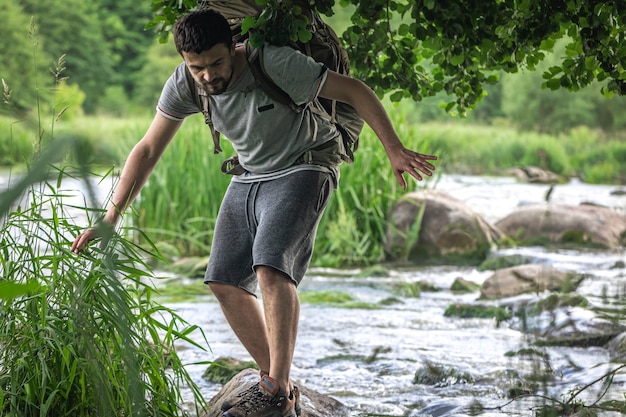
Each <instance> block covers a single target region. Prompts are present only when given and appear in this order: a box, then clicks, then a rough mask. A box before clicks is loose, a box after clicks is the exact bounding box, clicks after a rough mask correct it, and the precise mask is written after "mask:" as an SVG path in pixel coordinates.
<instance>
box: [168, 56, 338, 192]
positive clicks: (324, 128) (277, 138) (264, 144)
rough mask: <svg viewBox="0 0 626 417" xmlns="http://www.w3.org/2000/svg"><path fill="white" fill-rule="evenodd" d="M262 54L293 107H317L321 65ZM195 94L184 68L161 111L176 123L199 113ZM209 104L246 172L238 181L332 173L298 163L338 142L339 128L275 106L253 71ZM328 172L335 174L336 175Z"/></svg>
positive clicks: (176, 73)
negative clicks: (314, 150) (305, 171)
mask: <svg viewBox="0 0 626 417" xmlns="http://www.w3.org/2000/svg"><path fill="white" fill-rule="evenodd" d="M263 53H264V56H263V62H264V67H265V70H266V72H267V73H268V75H269V76H270V77H271V78H272V80H273V81H274V82H275V83H276V84H277V85H278V86H279V87H280V88H281V89H283V91H285V92H286V93H288V94H289V96H290V97H291V98H292V100H293V101H294V102H295V103H297V104H308V106H312V105H315V104H316V99H317V94H318V93H319V91H320V89H321V87H322V85H323V84H324V82H325V81H326V71H325V70H324V66H323V65H322V64H320V63H318V62H315V61H314V60H313V59H312V58H310V57H308V56H305V55H303V54H301V53H300V52H297V51H295V50H294V49H292V48H290V47H276V46H266V47H265V48H263ZM194 94H196V92H195V88H190V86H189V83H188V82H187V79H186V76H185V64H184V63H182V64H180V65H179V66H178V67H177V68H176V70H175V71H174V73H173V74H172V76H171V77H170V78H169V79H168V81H167V82H166V84H165V86H164V88H163V91H162V93H161V98H160V99H159V103H158V106H157V111H158V112H159V113H160V114H162V115H163V116H164V117H167V118H169V119H172V120H182V119H184V118H185V117H187V116H189V115H191V114H194V113H198V112H201V111H202V109H201V108H199V107H198V105H197V104H196V100H195V97H194ZM210 99H211V116H212V119H213V123H214V125H215V128H216V129H217V130H218V131H219V132H221V133H222V134H223V135H224V136H225V137H226V138H227V139H228V140H230V141H231V142H232V144H233V147H234V149H235V151H236V152H237V154H238V155H239V162H240V163H241V165H242V167H243V168H245V169H246V171H248V172H247V173H245V174H242V175H240V176H238V177H236V178H235V179H234V180H235V181H251V180H257V179H263V178H275V177H277V176H282V175H285V174H286V173H289V172H291V171H294V170H300V169H316V170H322V171H329V168H327V167H321V166H317V165H311V164H299V165H294V163H295V162H296V161H297V159H298V158H299V157H300V156H301V155H302V154H303V153H304V152H305V151H307V150H309V149H311V148H315V147H317V146H319V145H321V144H323V143H325V142H327V141H329V140H336V139H337V138H338V137H339V135H340V133H339V132H338V131H337V129H336V128H335V126H334V125H333V124H332V123H330V122H329V121H327V120H326V119H324V118H323V117H321V116H319V115H317V114H315V113H313V112H311V111H309V110H306V111H303V112H300V113H297V112H294V111H293V110H291V109H290V108H288V107H287V106H285V105H283V104H280V103H278V102H276V101H274V100H272V99H271V98H270V97H269V96H267V94H265V93H264V92H263V91H262V89H261V88H258V87H255V85H254V76H253V75H252V72H251V71H250V68H249V67H246V68H245V69H244V71H243V72H242V73H241V75H240V76H239V78H238V79H237V81H236V82H235V84H234V85H231V86H229V87H228V89H227V90H226V91H225V92H224V93H223V94H219V95H213V96H210ZM330 172H332V173H334V174H336V169H330Z"/></svg>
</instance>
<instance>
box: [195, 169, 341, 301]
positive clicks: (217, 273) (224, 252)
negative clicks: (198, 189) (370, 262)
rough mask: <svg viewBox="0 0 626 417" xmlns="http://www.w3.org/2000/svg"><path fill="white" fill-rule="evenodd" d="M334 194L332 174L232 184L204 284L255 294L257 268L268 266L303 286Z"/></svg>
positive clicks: (310, 173)
mask: <svg viewBox="0 0 626 417" xmlns="http://www.w3.org/2000/svg"><path fill="white" fill-rule="evenodd" d="M334 188H335V185H334V180H333V177H332V175H331V174H328V173H325V172H319V171H309V170H303V171H296V172H294V173H291V174H289V175H286V176H284V177H281V178H277V179H273V180H270V181H260V182H254V183H238V182H231V183H230V185H229V187H228V190H227V191H226V195H225V196H224V200H223V201H222V205H221V207H220V211H219V214H218V216H217V223H216V225H215V232H214V236H213V243H212V247H211V256H210V259H209V265H208V267H207V270H206V274H205V278H204V282H205V283H208V282H221V283H225V284H230V285H234V286H237V287H239V288H242V289H244V290H246V291H248V292H249V293H251V294H255V293H256V290H257V277H256V274H255V268H256V267H257V266H259V265H265V266H270V267H272V268H275V269H277V270H279V271H282V272H283V273H285V274H287V275H288V276H289V277H290V278H291V280H292V281H293V282H294V283H295V284H296V285H298V284H299V283H300V281H302V278H303V277H304V274H305V272H306V270H307V268H308V266H309V261H310V260H311V255H312V253H313V244H314V242H315V234H316V231H317V226H318V224H319V221H320V219H321V217H322V213H323V212H324V208H325V207H326V205H327V203H328V200H329V199H330V196H331V194H332V192H333V190H334Z"/></svg>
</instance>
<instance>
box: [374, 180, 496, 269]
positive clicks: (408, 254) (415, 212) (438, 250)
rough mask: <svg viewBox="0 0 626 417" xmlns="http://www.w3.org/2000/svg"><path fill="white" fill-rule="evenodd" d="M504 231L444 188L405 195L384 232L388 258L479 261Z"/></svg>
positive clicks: (455, 261)
mask: <svg viewBox="0 0 626 417" xmlns="http://www.w3.org/2000/svg"><path fill="white" fill-rule="evenodd" d="M502 236H503V234H502V233H501V232H500V231H499V230H497V228H494V227H493V226H491V225H490V224H488V223H487V222H486V221H485V220H484V219H483V218H482V217H481V216H480V215H479V214H477V213H475V212H474V211H472V210H471V209H470V208H469V207H468V206H466V205H465V204H464V203H463V202H462V201H460V200H457V199H456V198H453V197H452V196H450V195H449V194H447V193H445V192H443V191H437V190H422V191H416V192H412V193H408V194H406V195H405V196H404V197H402V199H400V200H399V201H398V202H397V203H396V204H395V205H394V207H393V209H392V210H391V213H390V221H389V226H388V227H387V232H386V242H385V250H386V252H387V256H388V259H389V260H392V261H415V262H419V263H428V264H436V263H454V264H474V265H475V264H478V263H480V262H481V261H482V260H483V259H485V257H486V256H487V255H488V253H489V251H490V250H491V249H492V247H493V246H495V241H496V240H497V239H499V238H500V237H502Z"/></svg>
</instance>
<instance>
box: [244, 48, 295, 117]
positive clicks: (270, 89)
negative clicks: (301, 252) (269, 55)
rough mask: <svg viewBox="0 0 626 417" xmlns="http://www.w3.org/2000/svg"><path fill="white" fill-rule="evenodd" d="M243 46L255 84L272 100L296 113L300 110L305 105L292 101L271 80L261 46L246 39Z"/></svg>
mask: <svg viewBox="0 0 626 417" xmlns="http://www.w3.org/2000/svg"><path fill="white" fill-rule="evenodd" d="M244 46H245V48H246V59H247V60H248V66H249V67H250V71H251V72H252V75H253V76H254V82H255V86H257V87H260V88H262V89H263V91H264V92H265V94H267V95H268V96H269V97H270V98H271V99H272V100H274V101H277V102H278V103H280V104H283V105H285V106H287V107H289V108H290V109H291V110H293V111H295V112H296V113H300V112H302V110H304V108H305V107H306V106H299V105H297V104H296V103H294V101H293V100H292V99H291V97H290V96H289V94H287V93H286V92H285V91H283V89H282V88H280V87H279V86H278V85H276V83H275V82H274V80H272V78H271V77H270V76H269V75H268V74H267V72H266V71H265V64H264V62H263V61H264V58H263V47H260V48H255V47H253V46H252V45H251V44H250V41H249V40H248V39H246V40H245V41H244Z"/></svg>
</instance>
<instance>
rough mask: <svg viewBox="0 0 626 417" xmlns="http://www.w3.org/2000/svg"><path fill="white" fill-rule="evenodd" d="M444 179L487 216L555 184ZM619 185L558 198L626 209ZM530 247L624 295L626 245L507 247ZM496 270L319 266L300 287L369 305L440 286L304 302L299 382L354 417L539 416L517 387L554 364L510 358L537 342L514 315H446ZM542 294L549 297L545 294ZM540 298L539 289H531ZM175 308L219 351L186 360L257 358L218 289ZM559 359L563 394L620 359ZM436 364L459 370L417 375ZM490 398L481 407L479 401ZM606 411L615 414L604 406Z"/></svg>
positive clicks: (296, 368)
mask: <svg viewBox="0 0 626 417" xmlns="http://www.w3.org/2000/svg"><path fill="white" fill-rule="evenodd" d="M436 187H437V188H438V189H440V190H444V191H447V192H449V193H450V194H451V195H452V196H454V197H456V198H458V199H460V200H462V201H464V202H465V203H466V204H467V205H468V206H470V207H471V208H472V209H474V210H475V211H476V212H478V213H480V214H482V215H483V216H484V218H485V219H486V220H487V221H489V222H495V221H497V220H499V219H500V218H503V217H504V216H506V215H507V214H508V213H510V212H511V211H513V210H514V209H515V207H516V206H519V205H523V204H528V203H533V202H543V201H544V196H545V193H546V192H547V190H548V188H549V187H548V186H545V185H531V184H520V183H517V182H516V181H515V180H514V179H511V178H485V177H467V176H450V177H443V178H442V179H441V180H440V181H439V182H438V183H437V184H436ZM616 189H618V187H614V186H601V185H586V184H582V183H579V182H571V183H569V184H566V185H558V186H556V187H555V188H554V190H553V192H552V196H551V200H550V201H551V203H553V204H554V203H563V204H579V203H581V202H593V203H597V204H602V205H606V206H610V207H613V208H615V209H617V210H620V211H624V209H626V197H623V196H622V197H619V196H616V195H612V194H611V191H614V190H616ZM501 252H502V253H504V254H511V253H520V254H522V255H525V256H528V257H530V258H532V259H533V260H534V262H537V263H544V264H550V265H552V266H554V267H556V268H558V269H561V270H566V271H576V272H580V273H586V274H589V276H590V277H589V278H588V279H587V280H585V281H584V283H583V284H582V286H581V287H580V288H579V292H580V293H582V294H583V295H585V296H587V297H588V298H589V300H590V302H591V303H592V304H593V305H596V306H599V305H602V304H603V303H606V302H610V301H607V299H606V298H605V297H604V296H605V295H606V294H608V295H613V296H615V297H621V295H622V294H624V288H626V273H625V271H624V269H623V268H621V269H620V268H617V269H612V268H611V267H612V266H614V265H615V264H616V263H617V262H618V261H624V260H626V252H625V251H623V250H620V251H597V250H594V251H591V250H590V251H573V250H546V249H543V248H535V247H531V248H519V249H507V250H503V251H501ZM489 275H490V272H478V271H477V270H476V269H475V268H469V267H465V268H464V267H452V266H437V267H415V268H411V269H403V270H394V271H391V274H390V276H389V277H385V278H377V277H371V278H362V277H359V278H355V277H353V276H351V275H350V274H346V271H333V270H311V271H309V274H308V275H307V277H306V278H305V280H304V281H303V283H302V285H301V287H300V291H341V292H345V293H349V294H351V295H352V296H353V297H355V298H356V299H358V300H359V301H364V302H371V303H378V302H381V301H383V300H386V299H389V298H390V297H397V294H396V293H395V292H394V291H393V289H394V286H395V285H397V284H398V283H410V282H416V281H426V282H429V283H431V284H433V285H434V286H436V287H437V288H439V289H440V291H437V292H422V294H421V297H419V298H403V297H399V298H400V301H401V302H399V303H393V304H390V305H387V306H384V307H380V308H377V309H358V308H351V309H345V308H335V307H328V306H320V305H311V304H306V303H304V304H303V305H302V310H301V319H300V327H299V334H298V341H297V346H296V352H295V357H294V361H293V370H292V378H293V379H294V380H296V381H299V382H300V383H301V384H305V385H306V386H307V387H308V388H311V389H314V390H316V391H318V392H321V393H324V394H328V395H331V396H332V397H334V398H336V399H338V400H339V401H341V402H342V403H344V404H345V405H347V406H349V407H350V408H351V409H352V410H353V413H352V415H353V416H468V415H481V416H529V415H533V409H534V407H536V406H537V405H541V404H542V403H544V400H542V399H541V398H538V397H528V398H525V399H518V400H515V401H511V400H510V399H508V390H509V388H511V387H513V386H516V385H519V383H518V382H519V381H521V380H522V379H523V378H524V376H528V375H529V374H531V373H532V372H533V370H535V369H536V368H537V366H540V367H542V368H543V369H544V370H545V367H546V365H545V364H538V363H537V362H538V361H537V359H536V358H535V359H534V360H532V359H530V358H529V359H521V358H520V357H519V356H518V357H511V356H507V355H506V353H507V352H511V351H517V350H519V349H520V348H523V347H528V346H530V345H529V339H528V337H527V336H525V335H524V334H523V333H521V332H519V331H518V330H515V329H513V328H512V327H511V326H510V325H509V324H507V323H506V322H505V323H504V324H502V325H501V326H497V325H496V323H495V322H494V321H493V320H491V319H460V318H446V317H444V314H443V313H444V310H445V309H446V308H447V307H448V306H449V305H450V304H452V303H459V302H461V303H465V302H472V301H474V300H476V298H477V296H478V294H477V293H474V294H465V295H458V294H454V293H452V292H451V291H450V290H449V288H450V285H451V284H452V282H453V281H454V280H455V279H456V278H458V277H463V278H465V279H468V280H471V281H474V282H477V283H481V282H483V281H484V280H485V279H486V278H487V277H488V276H489ZM539 296H541V295H539ZM530 297H531V298H532V297H533V296H530ZM174 307H175V308H176V309H177V311H178V312H179V313H180V314H181V315H183V317H185V318H187V319H188V320H189V322H190V323H192V324H197V325H199V326H200V327H202V329H204V331H205V332H206V336H207V339H208V341H209V343H210V349H211V350H210V352H208V353H207V352H202V351H199V350H198V349H193V348H191V347H187V349H183V350H181V355H183V358H184V359H185V360H186V361H187V362H194V361H203V360H214V359H217V358H219V357H222V356H230V357H235V358H238V359H243V360H249V359H250V358H249V356H248V355H247V354H246V352H245V351H244V349H243V348H242V347H241V345H240V344H239V342H238V341H237V340H236V338H235V336H234V334H233V333H232V332H231V330H230V329H229V327H228V326H227V324H226V323H225V321H224V319H223V317H222V313H221V311H220V308H219V306H218V304H217V303H216V302H215V300H213V299H212V297H211V296H207V297H206V299H203V300H202V301H200V302H193V303H181V304H176V305H174ZM542 349H545V353H546V354H547V355H549V358H550V359H549V366H550V369H549V374H550V376H551V379H550V380H549V382H548V383H547V385H546V386H545V387H544V388H545V389H542V390H541V391H540V393H541V394H544V395H547V396H550V397H553V398H556V399H559V400H564V399H567V394H568V392H570V390H573V389H576V388H577V387H583V386H585V385H587V384H590V383H591V382H593V381H595V380H596V379H597V378H599V377H601V376H602V375H604V374H605V373H607V372H608V371H609V370H611V369H613V368H615V367H616V364H611V363H610V362H609V357H608V353H607V351H606V350H605V349H603V348H599V347H590V348H565V347H554V348H542ZM427 364H432V365H434V366H436V367H439V368H440V369H443V370H451V371H455V372H456V375H461V376H464V377H465V378H463V377H458V376H457V377H454V376H450V377H449V378H447V379H445V380H444V381H442V382H439V383H438V384H436V385H421V384H415V383H414V381H413V380H414V376H415V373H416V371H417V370H419V369H421V368H423V367H424V366H426V365H427ZM204 369H205V366H204V365H195V366H194V365H192V366H189V370H190V372H191V373H192V375H193V376H194V379H195V380H196V381H198V384H199V386H200V388H201V390H202V392H203V393H204V395H205V396H206V397H207V398H211V397H212V396H213V395H214V394H215V393H217V392H218V391H219V389H220V388H221V386H220V385H218V384H213V383H210V382H207V381H205V380H203V379H202V376H201V375H202V372H203V371H204ZM625 391H626V372H622V373H620V374H618V375H617V376H616V378H615V379H614V381H613V384H612V386H611V388H610V389H609V391H608V392H607V393H606V394H605V396H604V397H603V400H608V399H614V400H622V401H623V400H624V392H625ZM602 393H603V390H602V384H595V385H594V386H592V387H591V388H589V389H587V390H585V391H583V393H582V394H581V395H580V396H579V397H577V398H580V399H581V400H583V401H584V402H585V403H586V404H591V403H592V402H594V401H595V400H596V399H598V398H600V397H601V395H602ZM476 404H480V405H481V406H482V410H481V411H473V410H476V408H475V407H474V408H472V405H474V406H476ZM601 415H603V416H611V415H613V414H612V413H608V412H605V413H604V414H601Z"/></svg>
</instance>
